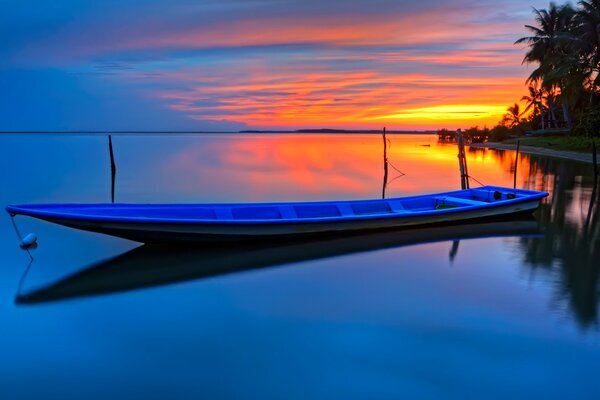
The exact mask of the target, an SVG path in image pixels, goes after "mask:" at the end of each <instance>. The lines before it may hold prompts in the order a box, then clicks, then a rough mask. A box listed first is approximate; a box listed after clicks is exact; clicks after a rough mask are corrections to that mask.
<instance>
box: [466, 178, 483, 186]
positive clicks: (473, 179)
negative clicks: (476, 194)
mask: <svg viewBox="0 0 600 400" xmlns="http://www.w3.org/2000/svg"><path fill="white" fill-rule="evenodd" d="M467 178H469V179H473V180H474V181H475V182H477V183H479V184H480V185H481V186H485V185H484V184H483V183H481V182H479V181H478V180H477V179H475V178H474V177H472V176H471V175H467Z"/></svg>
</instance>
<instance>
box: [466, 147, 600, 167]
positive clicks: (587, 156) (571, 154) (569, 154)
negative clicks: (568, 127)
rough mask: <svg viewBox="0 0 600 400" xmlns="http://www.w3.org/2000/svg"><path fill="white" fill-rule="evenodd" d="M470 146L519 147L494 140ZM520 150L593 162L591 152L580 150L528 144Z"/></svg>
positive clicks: (526, 152) (503, 148)
mask: <svg viewBox="0 0 600 400" xmlns="http://www.w3.org/2000/svg"><path fill="white" fill-rule="evenodd" d="M470 147H472V148H476V149H484V148H487V149H494V150H516V149H517V145H516V144H512V143H492V142H488V143H472V144H471V145H470ZM519 151H520V152H521V153H525V154H532V155H538V156H545V157H554V158H564V159H567V160H572V161H579V162H585V163H590V164H591V163H592V162H593V161H592V154H591V152H590V153H582V152H578V151H569V150H554V149H548V148H543V147H536V146H527V145H520V146H519Z"/></svg>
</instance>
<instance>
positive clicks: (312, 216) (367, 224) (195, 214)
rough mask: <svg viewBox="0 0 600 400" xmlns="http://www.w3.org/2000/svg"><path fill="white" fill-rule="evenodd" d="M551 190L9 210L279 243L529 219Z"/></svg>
mask: <svg viewBox="0 0 600 400" xmlns="http://www.w3.org/2000/svg"><path fill="white" fill-rule="evenodd" d="M546 196H548V193H546V192H537V191H532V190H522V189H510V188H503V187H497V186H482V187H479V188H476V189H466V190H458V191H453V192H445V193H436V194H428V195H420V196H411V197H401V198H391V199H382V200H351V201H328V202H288V203H247V204H243V203H231V204H113V203H109V204H30V205H14V206H8V207H6V211H7V212H8V213H9V214H11V215H26V216H30V217H35V218H39V219H42V220H46V221H49V222H53V223H56V224H60V225H64V226H68V227H71V228H76V229H81V230H86V231H92V232H99V233H104V234H107V235H112V236H117V237H121V238H125V239H130V240H133V241H137V242H142V243H170V242H206V241H237V240H245V239H255V240H256V239H261V240H269V239H279V238H289V237H298V236H312V235H322V234H334V233H339V232H348V231H352V232H356V231H365V230H376V229H397V228H408V227H415V226H422V225H432V224H448V223H452V224H455V223H460V222H463V221H471V220H474V219H481V218H491V217H499V216H504V215H511V214H522V213H532V212H533V211H534V210H535V209H536V208H537V207H538V206H539V203H540V200H541V199H542V198H544V197H546Z"/></svg>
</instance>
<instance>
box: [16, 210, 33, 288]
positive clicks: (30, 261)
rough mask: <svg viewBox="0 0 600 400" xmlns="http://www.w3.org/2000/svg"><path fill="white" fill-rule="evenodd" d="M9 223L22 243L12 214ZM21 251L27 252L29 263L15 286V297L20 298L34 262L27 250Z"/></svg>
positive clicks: (21, 236) (21, 237)
mask: <svg viewBox="0 0 600 400" xmlns="http://www.w3.org/2000/svg"><path fill="white" fill-rule="evenodd" d="M10 222H12V226H13V228H14V229H15V233H16V234H17V237H18V238H19V242H23V235H21V232H20V231H19V227H18V226H17V222H16V221H15V215H14V214H11V215H10ZM23 250H25V251H26V252H27V255H28V256H29V263H28V264H27V267H25V270H24V271H23V273H22V274H21V278H20V279H19V284H18V286H17V297H20V296H21V292H22V289H23V285H24V284H25V278H27V275H29V270H30V269H31V265H32V264H33V261H34V258H33V256H32V255H31V252H30V251H29V249H27V248H25V249H23Z"/></svg>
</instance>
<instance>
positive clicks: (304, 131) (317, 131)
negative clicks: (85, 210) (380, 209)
mask: <svg viewBox="0 0 600 400" xmlns="http://www.w3.org/2000/svg"><path fill="white" fill-rule="evenodd" d="M206 133H210V134H215V133H217V134H226V135H232V134H252V133H260V134H298V133H301V134H358V133H360V134H370V135H381V133H382V131H381V130H343V129H298V130H294V131H259V130H244V131H111V130H106V131H0V135H10V134H25V135H77V134H82V135H128V134H133V135H141V134H177V135H182V134H184V135H194V134H206ZM386 134H392V135H435V134H436V131H394V130H390V131H386Z"/></svg>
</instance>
